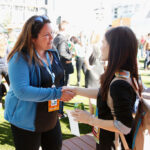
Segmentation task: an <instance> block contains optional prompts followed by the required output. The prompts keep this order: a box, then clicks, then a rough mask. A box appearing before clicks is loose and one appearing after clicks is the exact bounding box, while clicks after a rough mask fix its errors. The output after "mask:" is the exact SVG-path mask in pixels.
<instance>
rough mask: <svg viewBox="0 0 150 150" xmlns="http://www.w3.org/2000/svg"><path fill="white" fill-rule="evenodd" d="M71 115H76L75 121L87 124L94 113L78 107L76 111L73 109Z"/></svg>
mask: <svg viewBox="0 0 150 150" xmlns="http://www.w3.org/2000/svg"><path fill="white" fill-rule="evenodd" d="M71 115H72V116H73V117H74V120H75V121H78V122H81V123H85V124H89V123H90V122H91V119H92V115H91V114H90V113H89V112H87V111H83V110H80V109H76V110H75V111H72V112H71Z"/></svg>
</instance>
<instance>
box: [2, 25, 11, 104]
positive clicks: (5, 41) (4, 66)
mask: <svg viewBox="0 0 150 150" xmlns="http://www.w3.org/2000/svg"><path fill="white" fill-rule="evenodd" d="M9 51H10V48H9V46H8V39H7V34H6V33H5V30H4V28H2V27H0V102H1V100H2V97H3V96H4V94H5V93H6V87H5V85H4V84H3V83H2V78H3V77H4V78H5V80H6V82H7V84H8V85H9V77H8V64H7V56H8V53H9Z"/></svg>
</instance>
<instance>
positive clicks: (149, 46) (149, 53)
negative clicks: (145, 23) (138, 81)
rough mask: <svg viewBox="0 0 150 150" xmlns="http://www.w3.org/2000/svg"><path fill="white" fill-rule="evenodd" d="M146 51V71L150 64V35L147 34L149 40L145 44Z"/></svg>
mask: <svg viewBox="0 0 150 150" xmlns="http://www.w3.org/2000/svg"><path fill="white" fill-rule="evenodd" d="M144 51H145V53H146V58H145V61H144V69H148V65H149V64H150V33H148V34H147V39H146V41H145V44H144Z"/></svg>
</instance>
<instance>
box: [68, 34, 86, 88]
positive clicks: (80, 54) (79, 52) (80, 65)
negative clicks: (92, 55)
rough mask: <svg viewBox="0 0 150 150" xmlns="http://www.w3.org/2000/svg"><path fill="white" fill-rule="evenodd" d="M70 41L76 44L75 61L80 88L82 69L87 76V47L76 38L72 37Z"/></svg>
mask: <svg viewBox="0 0 150 150" xmlns="http://www.w3.org/2000/svg"><path fill="white" fill-rule="evenodd" d="M70 41H72V42H73V44H74V49H75V61H76V70H77V84H76V85H77V86H80V85H81V83H80V80H81V69H82V71H83V73H84V75H85V72H86V68H85V62H84V60H85V55H86V54H85V53H86V51H85V47H84V46H83V45H82V43H81V42H80V41H79V39H78V38H77V37H75V36H72V37H71V38H70Z"/></svg>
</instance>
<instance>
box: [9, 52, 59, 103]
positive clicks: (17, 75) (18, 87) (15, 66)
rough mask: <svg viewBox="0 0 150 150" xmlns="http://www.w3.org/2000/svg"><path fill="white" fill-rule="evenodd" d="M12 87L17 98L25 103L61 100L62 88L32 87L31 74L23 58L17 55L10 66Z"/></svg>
mask: <svg viewBox="0 0 150 150" xmlns="http://www.w3.org/2000/svg"><path fill="white" fill-rule="evenodd" d="M8 73H9V79H10V86H11V89H12V90H13V92H14V94H15V96H16V97H18V98H19V99H20V100H24V101H34V102H43V101H48V100H53V99H60V97H61V95H62V93H61V88H41V87H34V86H31V85H30V79H31V78H30V76H31V74H30V72H29V66H28V64H27V62H26V61H25V60H24V59H23V57H21V56H20V57H17V56H16V55H15V56H13V58H12V59H11V60H10V62H9V64H8Z"/></svg>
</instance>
